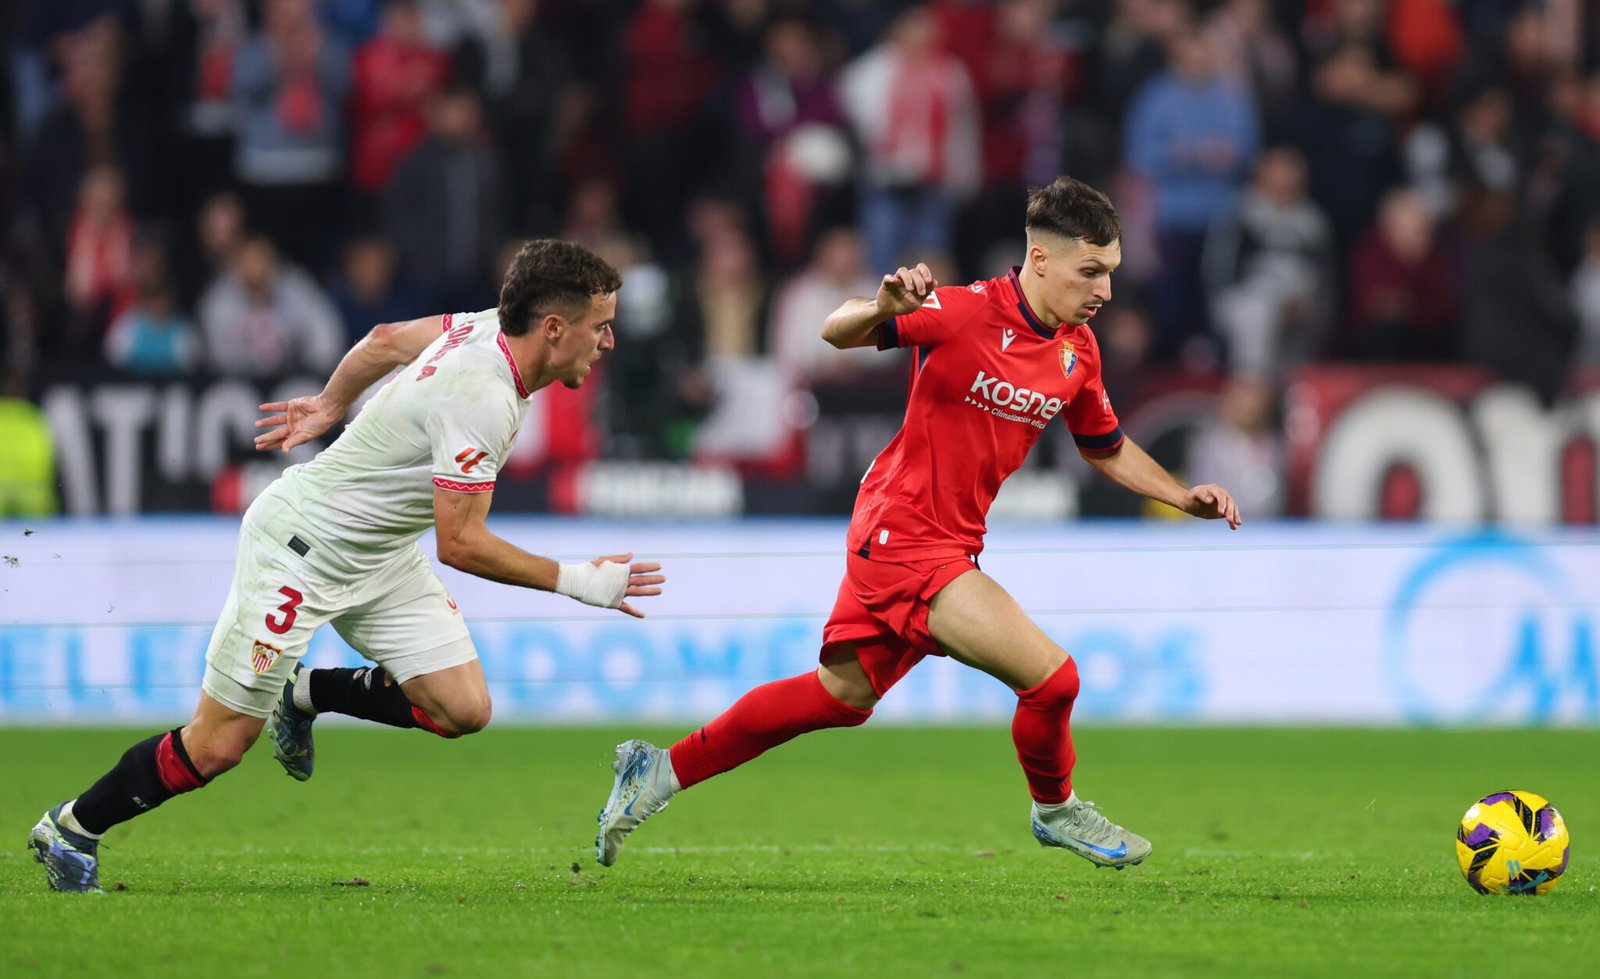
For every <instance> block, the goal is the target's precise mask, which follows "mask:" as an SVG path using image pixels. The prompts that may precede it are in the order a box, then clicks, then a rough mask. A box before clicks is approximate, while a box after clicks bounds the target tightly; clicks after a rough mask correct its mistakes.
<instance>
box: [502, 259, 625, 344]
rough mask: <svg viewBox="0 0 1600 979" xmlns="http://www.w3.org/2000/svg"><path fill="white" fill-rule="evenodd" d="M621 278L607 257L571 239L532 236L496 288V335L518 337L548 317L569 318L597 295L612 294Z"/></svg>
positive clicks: (512, 261)
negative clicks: (497, 307) (497, 316)
mask: <svg viewBox="0 0 1600 979" xmlns="http://www.w3.org/2000/svg"><path fill="white" fill-rule="evenodd" d="M621 287H622V276H621V275H620V274H619V273H618V272H617V270H616V269H614V268H612V267H611V265H610V264H609V263H607V262H606V260H605V259H603V258H601V257H600V256H599V255H596V254H595V253H594V252H592V251H590V250H589V249H587V248H585V247H583V246H582V245H579V244H576V243H574V242H570V241H558V240H557V239H555V238H536V239H534V240H532V241H529V242H527V243H525V244H524V245H523V246H522V248H521V249H519V250H518V251H517V257H516V258H514V259H512V260H511V265H510V266H508V267H507V268H506V277H505V281H504V282H503V283H501V285H500V331H501V332H502V333H504V334H506V335H507V336H513V337H520V336H522V335H524V334H526V333H527V332H528V331H529V330H531V329H533V324H534V323H535V322H536V321H537V320H538V319H540V318H541V317H544V316H547V315H549V314H550V313H556V314H559V315H570V314H573V313H574V312H576V311H577V310H579V309H581V308H583V307H585V306H586V305H587V304H588V302H589V300H590V299H591V298H593V297H595V296H604V295H606V294H607V293H611V292H616V291H617V290H618V289H620V288H621Z"/></svg>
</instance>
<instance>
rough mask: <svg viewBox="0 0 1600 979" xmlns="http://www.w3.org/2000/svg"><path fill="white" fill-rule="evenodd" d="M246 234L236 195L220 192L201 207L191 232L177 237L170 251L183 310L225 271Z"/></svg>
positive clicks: (241, 202)
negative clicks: (172, 250)
mask: <svg viewBox="0 0 1600 979" xmlns="http://www.w3.org/2000/svg"><path fill="white" fill-rule="evenodd" d="M248 233H249V227H248V225H247V224H246V220H245V213H244V202H243V201H242V200H240V199H239V195H238V194H235V193H232V192H231V191H220V192H218V193H215V194H212V195H211V196H210V197H207V198H206V199H205V201H204V202H202V203H201V205H200V207H199V209H198V211H197V213H196V214H195V219H194V227H193V230H192V232H191V233H190V234H186V235H182V236H180V237H179V239H178V242H177V247H175V248H174V253H175V256H174V259H173V265H174V269H175V272H176V279H177V284H178V289H179V293H180V294H181V295H182V296H183V301H184V305H185V306H186V307H189V308H193V307H194V304H195V303H197V302H198V301H199V297H200V294H201V293H203V292H204V291H205V289H206V287H207V286H209V285H210V284H211V283H212V282H213V281H214V280H215V279H216V278H217V276H219V275H221V274H222V273H223V272H224V271H226V270H227V268H228V262H229V259H230V258H231V257H232V255H233V251H234V249H235V248H238V247H239V243H240V242H242V241H244V239H245V236H246V235H247V234H248Z"/></svg>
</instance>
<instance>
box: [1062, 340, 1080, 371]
mask: <svg viewBox="0 0 1600 979" xmlns="http://www.w3.org/2000/svg"><path fill="white" fill-rule="evenodd" d="M1077 366H1078V351H1077V350H1076V349H1074V348H1073V346H1072V341H1071V340H1062V341H1061V375H1062V376H1063V377H1071V376H1072V369H1073V368H1074V367H1077Z"/></svg>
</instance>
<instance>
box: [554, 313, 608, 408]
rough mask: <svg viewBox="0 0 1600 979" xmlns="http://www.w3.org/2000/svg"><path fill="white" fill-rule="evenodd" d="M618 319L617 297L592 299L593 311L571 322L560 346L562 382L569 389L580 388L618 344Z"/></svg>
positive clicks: (558, 348) (560, 375)
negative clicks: (614, 326) (614, 329)
mask: <svg viewBox="0 0 1600 979" xmlns="http://www.w3.org/2000/svg"><path fill="white" fill-rule="evenodd" d="M616 318H617V294H616V293H614V292H608V293H606V294H605V295H603V296H591V297H589V308H588V309H586V310H585V311H584V312H583V314H582V315H580V316H576V317H574V318H572V319H570V320H568V321H567V329H566V330H564V331H563V332H562V335H561V339H560V341H559V342H558V343H557V356H558V358H559V368H558V370H559V373H558V374H557V377H558V379H559V380H560V381H561V383H562V384H565V385H566V386H567V387H569V388H576V387H580V386H581V385H582V384H583V381H584V378H586V377H588V376H589V371H591V370H592V369H593V368H594V365H595V362H596V361H598V360H599V359H600V358H601V357H603V356H605V353H606V351H608V350H610V349H611V348H612V347H615V346H616V345H617V338H616V335H615V334H613V333H612V332H611V321H612V320H614V319H616Z"/></svg>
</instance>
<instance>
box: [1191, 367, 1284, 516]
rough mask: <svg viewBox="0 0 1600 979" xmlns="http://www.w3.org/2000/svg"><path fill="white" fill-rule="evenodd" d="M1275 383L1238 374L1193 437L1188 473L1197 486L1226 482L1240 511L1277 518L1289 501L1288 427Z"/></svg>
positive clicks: (1232, 377) (1226, 385)
mask: <svg viewBox="0 0 1600 979" xmlns="http://www.w3.org/2000/svg"><path fill="white" fill-rule="evenodd" d="M1276 402H1277V395H1276V391H1275V390H1274V386H1273V383H1272V381H1270V380H1269V379H1267V378H1265V377H1261V376H1258V375H1253V374H1234V375H1233V376H1231V377H1229V378H1228V381H1227V383H1226V384H1225V385H1224V386H1223V389H1222V394H1221V395H1220V396H1219V397H1218V398H1217V407H1216V411H1215V413H1214V414H1212V415H1211V416H1210V417H1208V418H1206V419H1204V420H1203V421H1202V422H1201V424H1200V425H1199V427H1198V428H1197V429H1196V430H1195V432H1194V434H1193V435H1192V436H1191V437H1190V439H1189V445H1188V451H1187V453H1186V456H1187V466H1186V469H1187V471H1186V472H1185V473H1184V475H1185V476H1186V477H1187V478H1189V479H1190V480H1193V481H1194V482H1197V483H1199V482H1211V481H1213V480H1216V479H1226V480H1227V481H1228V483H1229V484H1230V487H1231V489H1232V492H1233V498H1234V500H1235V501H1236V502H1237V503H1238V504H1239V509H1240V510H1249V512H1250V515H1251V516H1252V517H1254V516H1260V517H1266V518H1273V517H1280V516H1283V514H1284V505H1285V502H1286V499H1287V492H1286V480H1285V469H1284V463H1285V446H1284V437H1283V429H1282V426H1281V425H1280V424H1279V421H1278V417H1277V411H1276V407H1275V406H1276Z"/></svg>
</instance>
